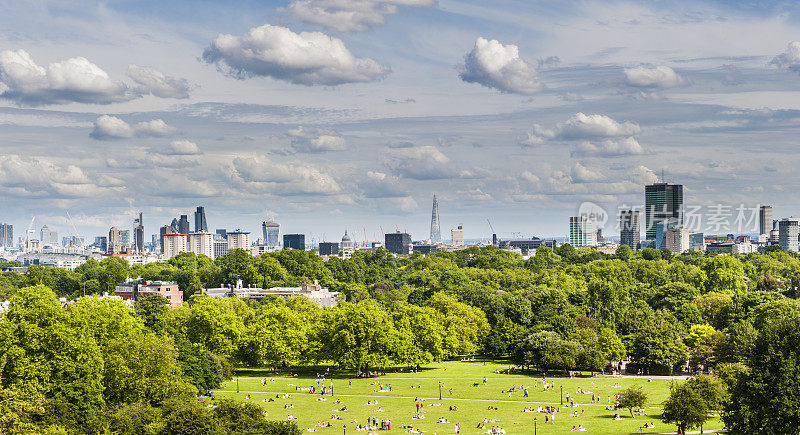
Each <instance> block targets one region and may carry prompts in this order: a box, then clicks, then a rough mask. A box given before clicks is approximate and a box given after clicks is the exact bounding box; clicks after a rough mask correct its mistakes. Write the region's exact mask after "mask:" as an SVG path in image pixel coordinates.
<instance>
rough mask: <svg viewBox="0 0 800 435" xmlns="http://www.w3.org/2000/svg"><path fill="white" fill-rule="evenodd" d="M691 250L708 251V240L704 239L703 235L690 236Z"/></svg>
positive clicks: (694, 234) (693, 234)
mask: <svg viewBox="0 0 800 435" xmlns="http://www.w3.org/2000/svg"><path fill="white" fill-rule="evenodd" d="M689 249H690V250H692V251H705V250H706V239H705V237H703V233H692V234H689Z"/></svg>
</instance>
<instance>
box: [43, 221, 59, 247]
mask: <svg viewBox="0 0 800 435" xmlns="http://www.w3.org/2000/svg"><path fill="white" fill-rule="evenodd" d="M39 240H41V241H42V245H48V246H57V245H58V232H56V231H53V230H51V229H50V228H48V227H47V225H45V226H43V227H42V229H41V230H39Z"/></svg>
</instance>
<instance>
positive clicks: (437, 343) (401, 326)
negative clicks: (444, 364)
mask: <svg viewBox="0 0 800 435" xmlns="http://www.w3.org/2000/svg"><path fill="white" fill-rule="evenodd" d="M392 320H393V322H394V326H395V328H396V329H397V340H398V342H397V348H396V349H395V354H394V356H393V358H392V359H393V360H394V361H395V362H397V363H401V364H410V365H416V364H426V363H429V362H431V361H435V360H441V358H442V355H443V354H444V334H445V330H444V327H443V326H442V324H441V323H440V320H441V315H440V314H439V313H438V312H437V311H436V310H434V309H433V308H429V307H418V306H416V305H403V306H401V307H399V308H398V309H397V310H395V311H394V312H392Z"/></svg>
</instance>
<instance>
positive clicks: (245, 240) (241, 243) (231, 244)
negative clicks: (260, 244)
mask: <svg viewBox="0 0 800 435" xmlns="http://www.w3.org/2000/svg"><path fill="white" fill-rule="evenodd" d="M234 249H244V250H245V251H249V250H250V233H248V232H245V231H242V230H236V231H231V232H229V233H228V252H230V251H232V250H234Z"/></svg>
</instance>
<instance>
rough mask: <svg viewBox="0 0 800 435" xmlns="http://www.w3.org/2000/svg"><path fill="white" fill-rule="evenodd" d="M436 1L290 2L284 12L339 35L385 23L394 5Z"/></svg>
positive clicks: (431, 4) (395, 11) (432, 4)
mask: <svg viewBox="0 0 800 435" xmlns="http://www.w3.org/2000/svg"><path fill="white" fill-rule="evenodd" d="M435 4H436V1H435V0H292V2H291V3H289V6H287V7H286V8H283V9H282V10H283V11H286V12H288V13H290V14H291V15H292V16H294V17H295V18H298V19H300V20H301V21H304V22H306V23H309V24H316V25H319V26H322V27H325V28H327V29H329V30H334V31H338V32H361V31H364V30H367V29H369V28H370V27H372V26H378V25H382V24H384V23H386V16H387V15H392V14H395V13H397V6H434V5H435Z"/></svg>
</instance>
